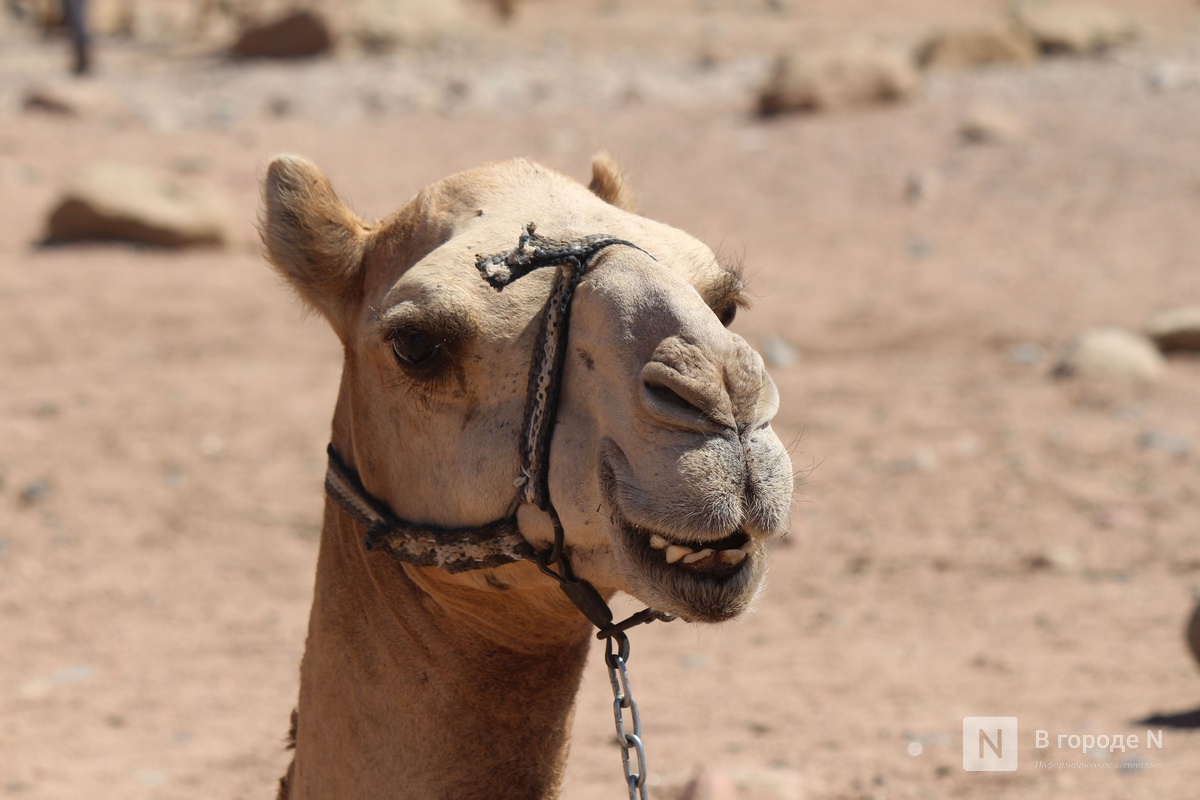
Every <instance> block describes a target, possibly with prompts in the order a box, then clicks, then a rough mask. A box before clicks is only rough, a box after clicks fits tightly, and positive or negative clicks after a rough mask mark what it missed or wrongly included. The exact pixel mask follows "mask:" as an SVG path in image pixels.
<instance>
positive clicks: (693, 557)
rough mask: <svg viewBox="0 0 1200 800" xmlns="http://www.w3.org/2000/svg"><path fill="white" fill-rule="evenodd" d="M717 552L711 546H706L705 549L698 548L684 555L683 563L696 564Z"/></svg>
mask: <svg viewBox="0 0 1200 800" xmlns="http://www.w3.org/2000/svg"><path fill="white" fill-rule="evenodd" d="M715 552H716V551H715V550H713V549H712V548H711V547H706V548H704V549H703V550H697V551H696V552H695V553H691V554H689V555H686V556H684V557H683V563H685V564H695V563H696V562H697V561H703V560H704V559H706V558H709V557H711V556H712V554H713V553H715Z"/></svg>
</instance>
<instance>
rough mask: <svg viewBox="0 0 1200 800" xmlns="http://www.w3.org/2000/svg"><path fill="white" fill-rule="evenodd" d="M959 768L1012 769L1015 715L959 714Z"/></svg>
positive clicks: (1008, 770)
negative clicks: (960, 748)
mask: <svg viewBox="0 0 1200 800" xmlns="http://www.w3.org/2000/svg"><path fill="white" fill-rule="evenodd" d="M963 769H965V770H966V771H967V772H1014V771H1015V770H1016V769H1017V718H1016V717H963Z"/></svg>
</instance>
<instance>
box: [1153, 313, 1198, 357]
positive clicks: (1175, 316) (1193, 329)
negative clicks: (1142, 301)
mask: <svg viewBox="0 0 1200 800" xmlns="http://www.w3.org/2000/svg"><path fill="white" fill-rule="evenodd" d="M1146 335H1147V336H1149V337H1150V338H1151V339H1153V340H1154V343H1155V344H1156V345H1158V349H1160V350H1162V351H1163V352H1164V353H1167V352H1171V351H1174V350H1190V351H1200V306H1187V307H1183V308H1172V309H1168V310H1166V311H1160V312H1159V313H1157V314H1155V315H1154V316H1152V317H1150V319H1149V320H1148V321H1147V322H1146Z"/></svg>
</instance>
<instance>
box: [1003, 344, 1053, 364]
mask: <svg viewBox="0 0 1200 800" xmlns="http://www.w3.org/2000/svg"><path fill="white" fill-rule="evenodd" d="M1045 357H1046V348H1044V347H1042V346H1041V345H1040V344H1038V343H1037V342H1018V343H1017V344H1014V345H1013V346H1012V347H1010V348H1008V360H1009V361H1011V362H1013V363H1014V364H1023V365H1025V366H1027V367H1032V366H1035V365H1036V364H1039V363H1040V362H1041V360H1042V359H1043V358H1045Z"/></svg>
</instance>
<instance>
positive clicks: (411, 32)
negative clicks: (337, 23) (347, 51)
mask: <svg viewBox="0 0 1200 800" xmlns="http://www.w3.org/2000/svg"><path fill="white" fill-rule="evenodd" d="M340 8H343V7H342V6H339V9H340ZM344 8H345V11H346V14H345V19H346V20H347V30H346V34H347V35H348V37H349V38H350V39H352V40H353V41H354V42H355V43H356V44H357V45H358V46H359V47H361V48H362V49H364V50H366V51H368V52H372V53H380V52H388V51H392V50H396V49H399V48H402V47H425V46H429V45H433V44H436V43H438V42H439V41H442V40H443V39H446V38H448V37H450V36H451V35H452V34H453V33H454V32H455V31H457V30H459V29H460V28H461V27H462V25H463V22H464V13H463V8H462V4H461V2H459V0H354V1H353V2H351V3H348V4H346V6H345V7H344ZM339 18H340V15H339Z"/></svg>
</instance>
